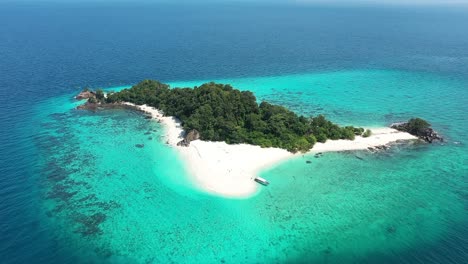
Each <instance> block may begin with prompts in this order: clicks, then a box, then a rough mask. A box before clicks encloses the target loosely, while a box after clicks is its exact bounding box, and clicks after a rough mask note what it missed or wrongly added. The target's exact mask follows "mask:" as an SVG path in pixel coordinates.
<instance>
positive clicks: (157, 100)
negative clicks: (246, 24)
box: [101, 80, 364, 152]
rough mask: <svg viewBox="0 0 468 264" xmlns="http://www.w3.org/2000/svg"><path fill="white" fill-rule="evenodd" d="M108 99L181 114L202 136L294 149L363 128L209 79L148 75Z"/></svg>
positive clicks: (185, 124)
mask: <svg viewBox="0 0 468 264" xmlns="http://www.w3.org/2000/svg"><path fill="white" fill-rule="evenodd" d="M104 100H105V102H107V103H114V102H123V101H124V102H130V103H134V104H139V105H142V104H147V105H149V106H153V107H155V108H158V109H160V110H162V111H163V112H164V114H165V115H167V116H176V117H178V118H179V119H180V120H181V121H182V124H183V127H184V129H185V130H186V131H189V130H191V129H196V130H198V131H199V132H200V136H201V139H203V140H210V141H226V142H227V143H228V144H235V143H249V144H253V145H259V146H262V147H279V148H284V149H287V150H289V151H291V152H297V151H307V150H309V149H311V148H312V147H313V145H314V144H315V143H316V142H317V141H319V142H325V141H326V140H327V139H350V140H352V139H354V136H355V135H361V134H362V133H363V132H364V130H363V129H362V128H354V127H350V126H348V127H339V126H338V125H336V124H333V123H332V122H330V121H328V120H326V119H325V117H324V116H322V115H319V116H316V117H311V118H306V117H304V116H299V115H297V114H295V113H294V112H292V111H290V110H288V109H286V108H285V107H282V106H278V105H273V104H270V103H268V102H261V103H260V104H258V103H257V100H256V98H255V96H254V95H253V93H252V92H250V91H240V90H237V89H234V88H232V87H231V86H230V85H224V84H216V83H206V84H203V85H201V86H199V87H195V88H194V89H192V88H174V89H170V87H169V86H168V85H166V84H163V83H160V82H158V81H152V80H145V81H142V82H140V83H139V84H137V85H135V86H133V87H132V88H130V89H125V90H122V91H120V92H117V93H110V94H108V96H107V98H104V99H101V101H104Z"/></svg>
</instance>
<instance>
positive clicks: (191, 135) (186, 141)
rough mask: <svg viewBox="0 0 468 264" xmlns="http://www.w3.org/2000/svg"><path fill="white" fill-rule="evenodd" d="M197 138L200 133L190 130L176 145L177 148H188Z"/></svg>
mask: <svg viewBox="0 0 468 264" xmlns="http://www.w3.org/2000/svg"><path fill="white" fill-rule="evenodd" d="M199 138H200V132H198V131H197V130H195V129H193V130H190V132H188V133H187V135H185V137H184V139H183V140H181V141H179V142H178V143H177V146H182V147H188V146H190V142H191V141H194V140H197V139H199Z"/></svg>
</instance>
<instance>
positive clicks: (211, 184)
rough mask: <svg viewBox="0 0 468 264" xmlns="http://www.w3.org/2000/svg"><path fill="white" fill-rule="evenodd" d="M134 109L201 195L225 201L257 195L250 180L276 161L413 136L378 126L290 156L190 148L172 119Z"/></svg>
mask: <svg viewBox="0 0 468 264" xmlns="http://www.w3.org/2000/svg"><path fill="white" fill-rule="evenodd" d="M125 104H126V105H130V106H134V107H136V108H137V109H139V110H141V111H143V112H145V113H148V114H151V116H152V118H153V119H155V120H158V122H160V123H162V124H163V125H164V128H165V140H166V143H167V144H168V145H170V146H171V147H174V148H175V149H176V150H177V152H178V153H179V155H180V156H181V157H182V158H183V160H184V163H185V167H186V169H187V170H188V173H189V175H190V178H191V179H192V183H193V184H194V185H195V186H196V187H197V188H198V189H199V190H200V191H203V192H207V193H209V194H213V195H218V196H222V197H228V198H248V197H251V196H253V195H255V194H256V193H257V192H258V187H259V185H258V183H256V182H255V181H254V180H253V179H254V178H255V177H256V176H257V175H258V173H259V172H260V171H261V170H263V169H266V168H268V167H271V166H273V165H275V164H278V163H280V162H283V161H286V160H288V159H291V158H295V157H299V156H302V155H306V154H313V153H318V152H340V151H349V150H368V149H369V148H375V147H379V146H382V145H387V144H389V143H392V142H397V141H402V140H403V141H407V140H414V139H417V137H415V136H413V135H411V134H409V133H406V132H401V131H398V130H395V129H393V128H387V127H381V128H371V130H372V135H371V136H370V137H367V138H363V137H361V136H356V139H355V140H352V141H351V140H341V139H340V140H327V142H325V143H319V142H317V143H316V144H315V145H314V147H313V148H312V149H311V150H310V151H308V152H307V153H296V154H293V153H291V152H288V151H287V150H285V149H280V148H261V147H260V146H254V145H249V144H236V145H228V144H227V143H226V142H211V141H202V140H194V141H192V142H190V146H188V147H183V146H177V143H178V142H179V141H181V140H182V139H183V135H184V130H183V129H182V126H181V122H180V120H178V119H177V118H175V117H166V116H164V115H163V113H162V112H161V111H159V110H157V109H155V108H153V107H150V106H147V105H134V104H131V103H125Z"/></svg>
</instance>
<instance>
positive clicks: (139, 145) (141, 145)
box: [135, 144, 145, 148]
mask: <svg viewBox="0 0 468 264" xmlns="http://www.w3.org/2000/svg"><path fill="white" fill-rule="evenodd" d="M135 147H137V148H143V147H145V144H135Z"/></svg>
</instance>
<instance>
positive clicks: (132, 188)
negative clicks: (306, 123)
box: [0, 3, 468, 263]
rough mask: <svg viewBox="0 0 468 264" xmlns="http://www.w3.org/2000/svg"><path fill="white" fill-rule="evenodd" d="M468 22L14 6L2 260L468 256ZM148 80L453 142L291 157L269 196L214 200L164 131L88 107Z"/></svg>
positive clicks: (253, 8)
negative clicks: (420, 122) (94, 96)
mask: <svg viewBox="0 0 468 264" xmlns="http://www.w3.org/2000/svg"><path fill="white" fill-rule="evenodd" d="M467 29H468V9H466V8H455V7H451V8H449V7H421V6H420V7H410V6H406V7H397V6H391V7H390V6H386V7H384V6H378V5H375V6H346V7H339V6H325V5H320V6H319V5H299V4H289V5H280V4H275V5H266V4H247V3H244V4H240V3H237V4H234V3H232V4H148V3H147V4H143V3H138V4H130V3H119V4H105V3H100V4H91V3H87V4H76V3H75V4H71V3H69V4H61V3H54V4H52V3H47V4H46V3H35V4H26V3H21V4H20V3H17V4H15V3H0V113H1V114H0V177H1V179H0V238H1V239H0V263H103V262H106V263H467V262H468V146H467V145H468V141H467V137H468V133H467V132H466V131H467V130H468V125H467V122H468V106H467V105H468V30H467ZM143 79H157V80H160V81H163V82H168V83H170V84H171V85H172V86H188V87H192V86H195V85H199V84H201V83H203V82H206V81H212V80H214V81H220V82H227V83H232V84H233V85H234V86H235V87H238V88H239V89H249V90H252V91H254V92H255V94H256V95H257V98H258V99H259V100H268V101H270V102H274V103H278V104H283V105H285V106H287V107H289V108H291V109H293V110H294V111H296V112H298V113H300V114H307V115H314V114H325V115H326V116H327V117H328V118H329V119H331V120H332V121H335V122H337V123H340V124H353V125H362V126H382V125H388V124H389V123H391V122H394V121H401V120H406V119H408V118H411V117H414V116H420V117H422V118H425V119H427V120H429V121H430V122H431V123H432V125H433V127H434V128H435V129H436V130H438V131H440V132H441V134H443V135H444V136H445V137H446V139H447V140H446V142H445V143H444V144H434V145H410V146H407V145H402V146H397V147H395V148H392V150H390V151H387V152H384V153H380V154H370V153H367V152H351V153H334V154H327V155H324V157H323V158H320V159H314V160H313V163H312V164H311V165H307V164H306V163H305V162H304V160H303V159H296V160H291V161H288V162H286V163H284V164H278V166H276V167H274V168H270V169H269V170H266V171H264V172H262V175H263V174H265V177H268V179H269V180H270V181H272V182H274V183H275V184H273V185H272V186H270V187H269V188H268V189H262V191H260V193H259V194H257V195H256V196H254V197H252V198H250V199H245V200H230V199H223V198H219V197H211V196H209V195H206V194H203V193H199V192H197V191H196V190H193V189H192V188H191V186H190V184H187V182H186V181H185V178H186V176H187V175H186V174H187V172H186V171H185V170H184V169H183V161H182V160H180V159H179V158H178V157H177V155H176V153H174V151H173V150H172V149H170V148H168V147H167V146H165V145H164V142H162V141H161V131H162V129H163V128H161V127H160V125H159V124H157V123H155V122H152V121H149V120H146V119H144V118H143V117H142V116H141V115H140V114H138V113H135V112H131V111H123V110H119V111H105V112H100V113H88V112H83V111H77V110H74V109H73V108H74V107H75V106H76V105H77V104H78V103H77V102H76V101H74V99H73V95H75V94H76V93H77V92H79V91H80V90H81V89H82V88H84V87H86V86H89V87H92V88H99V87H102V88H108V89H113V90H117V89H121V88H122V87H128V86H131V85H132V84H135V83H137V82H139V81H141V80H143ZM141 143H144V144H145V147H144V148H143V149H137V148H135V144H141ZM306 158H307V157H306Z"/></svg>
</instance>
